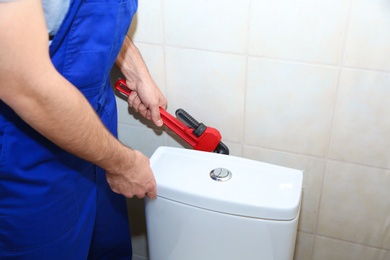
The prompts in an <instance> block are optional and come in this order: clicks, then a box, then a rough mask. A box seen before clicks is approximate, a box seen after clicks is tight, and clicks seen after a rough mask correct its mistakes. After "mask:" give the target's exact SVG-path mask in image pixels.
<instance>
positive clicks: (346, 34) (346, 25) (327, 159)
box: [310, 0, 353, 260]
mask: <svg viewBox="0 0 390 260" xmlns="http://www.w3.org/2000/svg"><path fill="white" fill-rule="evenodd" d="M352 2H353V0H349V3H348V12H347V17H346V20H345V25H344V35H343V38H344V39H343V44H342V47H341V52H340V57H339V62H338V75H337V82H336V88H335V93H334V102H333V109H332V115H331V124H330V127H329V140H328V147H327V148H328V150H327V153H326V155H325V164H324V172H323V176H322V182H321V188H320V191H319V194H320V197H319V200H318V209H317V216H316V217H317V219H316V223H315V227H314V237H313V244H312V248H311V257H310V258H311V259H312V260H313V258H314V250H315V247H316V242H317V236H320V234H319V233H318V229H319V222H320V215H321V204H322V200H323V192H324V186H325V181H326V177H327V172H328V166H329V162H330V160H329V155H330V152H331V145H332V139H333V133H334V123H335V122H334V121H335V114H336V109H337V103H338V102H337V101H338V95H339V90H340V82H341V74H342V70H343V67H344V57H345V51H346V45H347V39H348V29H349V24H350V19H351V12H352Z"/></svg>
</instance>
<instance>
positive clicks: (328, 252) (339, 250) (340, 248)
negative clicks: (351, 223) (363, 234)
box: [312, 236, 389, 260]
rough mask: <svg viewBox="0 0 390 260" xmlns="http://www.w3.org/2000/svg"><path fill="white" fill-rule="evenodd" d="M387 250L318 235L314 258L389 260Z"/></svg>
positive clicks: (324, 259) (328, 259) (327, 259)
mask: <svg viewBox="0 0 390 260" xmlns="http://www.w3.org/2000/svg"><path fill="white" fill-rule="evenodd" d="M388 257H389V254H388V253H387V252H386V251H385V250H381V249H377V248H372V247H368V246H364V245H358V244H352V243H348V242H345V241H340V240H335V239H331V238H326V237H321V236H317V239H316V243H315V248H314V254H313V258H312V259H313V260H330V259H332V260H347V259H348V260H349V259H351V260H352V259H353V260H368V259H370V260H388V259H389V258H388Z"/></svg>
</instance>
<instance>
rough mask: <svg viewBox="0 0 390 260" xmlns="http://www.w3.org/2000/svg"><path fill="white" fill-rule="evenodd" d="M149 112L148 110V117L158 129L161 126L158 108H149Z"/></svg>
mask: <svg viewBox="0 0 390 260" xmlns="http://www.w3.org/2000/svg"><path fill="white" fill-rule="evenodd" d="M149 110H150V116H151V117H152V121H153V123H154V124H155V125H156V126H158V127H160V126H162V125H163V121H162V119H161V115H160V109H159V107H151V108H150V109H149Z"/></svg>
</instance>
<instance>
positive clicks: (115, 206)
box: [0, 0, 137, 260]
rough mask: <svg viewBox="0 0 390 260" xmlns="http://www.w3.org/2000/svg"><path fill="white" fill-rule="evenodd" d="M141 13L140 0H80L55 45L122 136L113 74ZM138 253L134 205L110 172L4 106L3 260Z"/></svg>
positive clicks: (0, 167) (56, 58)
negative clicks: (130, 211)
mask: <svg viewBox="0 0 390 260" xmlns="http://www.w3.org/2000/svg"><path fill="white" fill-rule="evenodd" d="M136 9H137V0H72V2H71V7H70V10H69V12H68V14H67V16H66V18H65V20H64V22H63V24H62V25H61V27H60V29H59V31H58V33H57V34H56V35H55V37H54V39H53V42H52V44H51V46H50V55H51V58H52V61H53V64H54V65H55V67H56V68H57V70H58V71H59V72H60V73H61V74H62V75H63V76H64V77H65V78H67V79H68V80H69V81H70V82H72V83H73V84H74V85H75V86H76V87H77V88H78V89H79V90H80V91H81V92H82V93H83V94H84V95H85V97H86V98H87V99H88V101H89V102H90V104H91V105H92V107H93V108H94V109H95V110H96V112H97V113H98V115H99V116H100V117H101V119H102V121H103V122H104V124H105V125H106V126H107V128H108V129H110V131H112V133H113V134H115V135H116V132H117V115H116V106H115V98H114V94H113V91H112V88H111V87H110V83H109V72H110V70H111V68H112V66H113V64H114V61H115V59H116V57H117V54H118V52H119V50H120V48H121V46H122V43H123V40H124V37H125V35H126V33H127V31H128V28H129V25H130V22H131V19H132V17H133V14H134V13H135V11H136ZM48 84H50V82H48ZM53 88H55V86H53ZM58 95H61V93H58ZM59 120H61V118H59ZM80 131H82V129H80ZM131 253H132V252H131V241H130V232H129V226H128V219H127V208H126V201H125V198H124V197H123V196H121V195H117V194H115V193H113V192H112V191H111V189H110V188H109V186H108V184H107V182H106V179H105V172H104V170H102V169H100V168H98V167H96V166H95V165H93V164H91V163H88V162H86V161H83V160H81V159H79V158H77V157H75V156H73V155H71V154H69V153H67V152H65V151H63V150H62V149H60V148H59V147H57V146H56V145H54V144H53V143H51V142H50V141H48V140H47V139H46V138H44V137H43V136H41V135H40V134H39V133H37V132H36V131H34V130H33V129H32V128H30V127H29V126H28V125H27V124H26V123H25V122H24V121H23V120H21V119H20V118H19V117H18V116H17V115H16V114H15V113H14V112H13V111H12V109H10V108H9V107H8V106H7V105H6V104H4V103H3V102H1V101H0V259H33V260H35V259H39V260H46V259H64V260H71V259H72V260H73V259H76V260H77V259H110V260H115V259H131Z"/></svg>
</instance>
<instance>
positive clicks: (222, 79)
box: [166, 48, 245, 142]
mask: <svg viewBox="0 0 390 260" xmlns="http://www.w3.org/2000/svg"><path fill="white" fill-rule="evenodd" d="M166 71H167V85H168V87H167V98H168V101H169V104H170V105H169V107H168V111H171V113H173V114H174V110H176V109H178V108H183V109H184V110H186V111H187V112H188V113H189V114H190V115H192V116H193V117H194V118H195V119H196V120H198V121H199V122H203V123H204V124H206V125H208V126H210V127H214V128H216V129H218V130H219V131H220V132H221V134H222V136H223V138H224V140H225V141H233V142H240V141H241V136H242V128H243V106H244V95H245V93H244V85H245V84H244V82H245V58H244V57H242V56H238V55H230V54H222V53H212V52H205V51H195V50H189V49H178V48H167V50H166Z"/></svg>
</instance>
